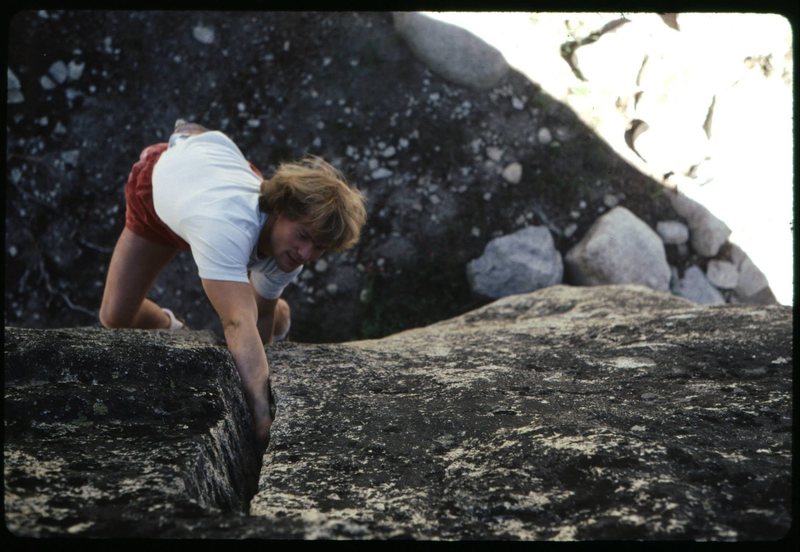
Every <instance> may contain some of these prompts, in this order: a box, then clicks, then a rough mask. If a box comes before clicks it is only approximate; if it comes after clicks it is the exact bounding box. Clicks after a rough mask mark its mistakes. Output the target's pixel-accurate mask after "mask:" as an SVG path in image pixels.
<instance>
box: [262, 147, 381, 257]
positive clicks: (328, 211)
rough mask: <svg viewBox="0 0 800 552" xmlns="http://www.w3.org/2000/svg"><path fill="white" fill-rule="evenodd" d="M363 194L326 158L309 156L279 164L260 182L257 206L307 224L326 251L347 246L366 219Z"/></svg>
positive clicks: (265, 210) (355, 241) (356, 236)
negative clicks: (276, 168) (266, 178)
mask: <svg viewBox="0 0 800 552" xmlns="http://www.w3.org/2000/svg"><path fill="white" fill-rule="evenodd" d="M365 202H366V197H365V196H364V194H363V193H362V192H361V191H360V190H358V189H357V188H356V187H355V186H352V185H350V184H349V183H348V182H347V180H345V178H344V176H343V175H342V173H340V172H339V171H338V170H336V169H335V168H334V167H332V166H331V165H330V164H329V163H327V162H326V161H325V160H323V159H321V158H319V157H316V156H314V155H308V156H306V157H304V158H303V159H301V160H299V161H297V162H293V163H281V164H280V166H279V167H278V170H277V171H275V174H273V175H272V178H270V179H268V180H264V181H263V182H262V183H261V193H260V196H259V199H258V206H259V208H260V209H261V210H262V211H263V212H265V213H267V214H270V215H273V214H280V215H282V216H285V217H287V218H289V219H290V220H293V221H301V222H302V223H303V224H306V225H308V229H309V232H311V235H312V238H313V239H314V241H315V242H316V243H318V244H319V245H320V246H321V247H323V248H324V249H325V250H330V251H337V252H340V251H344V250H346V249H350V248H351V247H353V246H354V245H355V244H356V243H358V240H359V238H360V236H361V227H362V226H364V223H365V222H366V219H367V213H366V209H365Z"/></svg>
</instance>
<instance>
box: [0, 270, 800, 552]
mask: <svg viewBox="0 0 800 552" xmlns="http://www.w3.org/2000/svg"><path fill="white" fill-rule="evenodd" d="M203 335H206V336H207V334H199V335H198V334H195V333H192V334H185V333H181V334H178V335H169V334H165V333H163V332H153V333H147V332H141V331H116V332H112V331H102V330H96V329H91V328H89V329H86V328H76V329H71V330H32V329H17V328H9V327H7V328H6V337H5V360H6V364H7V369H6V398H5V419H6V422H5V423H6V426H5V443H4V460H5V495H6V496H5V504H6V508H5V511H6V514H5V515H6V525H7V526H8V527H9V528H11V529H12V531H13V532H14V533H15V534H26V535H30V534H33V535H47V536H52V535H59V536H70V535H75V536H90V535H97V536H109V535H111V536H117V537H125V536H160V537H193V538H197V537H205V538H212V537H213V538H226V539H241V538H295V539H296V538H307V539H310V538H353V539H361V538H365V539H385V538H416V539H448V540H449V539H456V540H463V539H468V540H474V539H480V540H482V539H523V540H573V539H577V540H598V539H600V540H609V539H610V540H631V539H633V540H712V541H718V540H723V541H724V540H739V541H748V540H772V539H779V538H781V537H783V536H785V535H786V534H787V532H788V531H789V529H790V525H791V522H792V515H791V512H792V510H791V504H790V501H791V482H792V478H791V473H792V472H791V460H792V433H791V431H792V417H791V415H792V402H791V388H792V344H793V342H792V311H791V309H790V308H788V307H779V306H729V305H726V306H719V307H701V306H698V305H696V304H694V303H691V302H689V301H686V300H683V299H679V298H675V297H672V296H670V295H668V294H666V293H657V292H654V291H651V290H648V289H646V288H643V287H640V286H598V287H587V288H580V287H567V286H555V287H549V288H545V289H543V290H539V291H537V292H535V293H532V294H527V295H517V296H512V297H507V298H505V299H501V300H498V301H496V302H494V303H492V304H490V305H488V306H486V307H484V308H482V309H478V310H475V311H472V312H469V313H467V314H465V315H463V316H461V317H458V318H454V319H452V320H448V321H444V322H440V323H438V324H434V325H432V326H429V327H426V328H421V329H417V330H410V331H407V332H403V333H400V334H396V335H393V336H390V337H387V338H384V339H380V340H369V341H359V342H351V343H343V344H297V343H280V344H278V345H276V346H274V347H272V348H270V349H269V351H268V355H269V359H270V363H271V369H272V377H273V389H274V393H275V399H276V403H277V416H276V420H275V423H274V425H273V428H272V434H271V437H270V443H269V446H268V448H267V451H266V454H265V455H264V458H263V467H262V470H261V475H260V481H259V483H258V492H257V493H256V495H255V497H254V499H253V501H252V502H251V504H250V508H249V513H248V511H247V510H246V509H245V508H241V507H240V505H239V502H238V498H236V497H241V496H242V493H240V492H239V493H233V495H231V494H226V493H225V492H199V489H203V488H206V487H204V486H203V485H197V484H196V481H197V480H198V478H197V477H196V475H197V474H219V473H223V474H224V473H225V470H224V469H220V468H221V467H225V466H227V467H232V466H233V465H234V464H233V463H230V462H229V461H228V460H229V459H230V458H232V457H234V456H236V454H237V451H236V443H237V442H238V443H240V444H242V447H241V449H239V450H238V453H240V454H242V459H244V462H242V464H243V465H244V466H245V468H246V466H248V465H251V464H250V463H249V461H248V460H247V457H248V454H249V452H248V449H247V448H246V446H244V445H243V444H244V443H246V441H245V440H244V439H243V438H242V436H241V435H242V433H243V432H246V431H249V429H250V428H249V426H248V424H247V423H246V420H248V419H249V418H247V417H246V416H245V415H244V414H243V407H244V402H243V400H242V396H241V393H240V392H239V391H238V385H239V383H238V379H237V378H236V377H235V376H234V370H233V368H232V365H231V363H230V360H229V358H230V357H229V356H227V354H226V353H225V352H224V351H225V349H224V348H223V347H219V346H216V345H214V344H213V343H214V341H213V340H211V339H210V338H209V337H205V338H202V336H203ZM201 338H202V339H201ZM225 443H227V444H228V445H230V446H231V448H230V449H226V448H225V447H224V446H223V447H222V448H221V449H220V448H217V447H218V446H219V445H224V444H225ZM220 450H224V452H225V454H219V452H220ZM222 458H224V460H223V461H221V460H220V459H222ZM244 471H245V472H247V469H245V470H244ZM236 473H239V472H236ZM239 477H240V476H239V475H235V474H234V477H230V478H229V479H230V480H234V481H239V482H240V481H242V480H246V479H248V478H249V477H250V475H249V472H248V474H247V475H245V476H243V477H242V478H241V479H239ZM202 480H203V479H202V478H201V479H200V481H202ZM206 480H208V478H206ZM192 481H195V483H192ZM211 481H212V482H213V481H214V480H213V478H212V479H211ZM192 485H194V486H192ZM237 485H238V486H239V488H241V485H239V484H238V483H237ZM237 485H233V487H236V486H237ZM211 487H213V488H215V489H217V490H218V491H219V490H220V489H223V488H225V485H224V484H222V485H216V486H213V485H211ZM191 489H195V490H191Z"/></svg>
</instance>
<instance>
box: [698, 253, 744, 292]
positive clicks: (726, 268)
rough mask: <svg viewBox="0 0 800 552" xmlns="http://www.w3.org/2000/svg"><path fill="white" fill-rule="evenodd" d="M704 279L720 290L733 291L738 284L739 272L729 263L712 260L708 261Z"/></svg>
mask: <svg viewBox="0 0 800 552" xmlns="http://www.w3.org/2000/svg"><path fill="white" fill-rule="evenodd" d="M706 278H708V281H709V282H711V283H712V284H714V285H715V286H716V287H718V288H720V289H733V288H735V287H736V284H737V283H738V282H739V271H738V269H737V268H736V265H734V264H733V263H731V262H728V261H720V260H717V259H714V260H711V261H708V268H706Z"/></svg>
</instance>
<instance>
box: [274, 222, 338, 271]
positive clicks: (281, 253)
mask: <svg viewBox="0 0 800 552" xmlns="http://www.w3.org/2000/svg"><path fill="white" fill-rule="evenodd" d="M269 243H270V250H271V255H272V257H273V258H274V259H275V263H276V264H277V265H278V268H280V269H281V270H283V271H284V272H291V271H293V270H295V269H296V268H297V267H298V266H300V265H304V264H308V263H310V262H313V261H316V260H317V259H319V258H320V256H321V255H322V254H323V253H324V252H325V250H324V249H323V248H321V247H319V245H318V244H316V243H314V240H313V239H312V237H311V232H309V230H308V227H307V226H306V225H305V224H303V223H302V222H301V221H293V220H289V219H288V218H286V217H284V216H281V215H278V216H277V218H276V220H275V223H274V224H273V226H272V231H271V233H270V237H269Z"/></svg>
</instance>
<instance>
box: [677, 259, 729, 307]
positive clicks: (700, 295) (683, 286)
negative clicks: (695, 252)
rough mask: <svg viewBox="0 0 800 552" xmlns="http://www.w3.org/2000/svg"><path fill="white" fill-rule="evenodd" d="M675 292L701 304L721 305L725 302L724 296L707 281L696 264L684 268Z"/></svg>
mask: <svg viewBox="0 0 800 552" xmlns="http://www.w3.org/2000/svg"><path fill="white" fill-rule="evenodd" d="M676 294H677V295H680V296H681V297H685V298H686V299H689V300H691V301H694V302H695V303H701V304H703V305H722V304H724V303H725V298H724V297H723V296H722V294H721V293H720V292H719V290H718V289H717V288H715V287H714V286H713V285H712V284H711V282H709V281H708V278H706V275H705V274H703V271H702V270H700V268H699V267H697V266H690V267H689V268H687V269H686V272H685V273H684V274H683V278H681V280H680V283H679V284H678V289H677V290H676Z"/></svg>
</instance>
